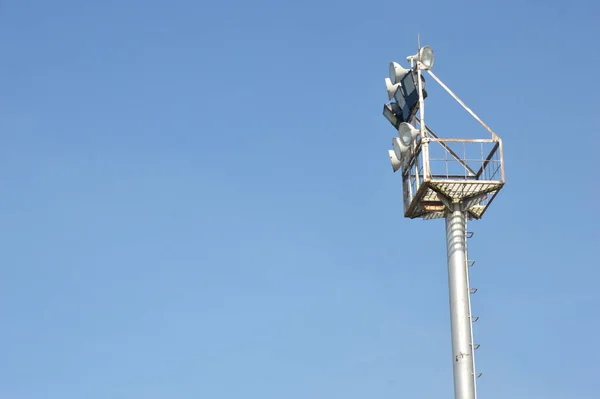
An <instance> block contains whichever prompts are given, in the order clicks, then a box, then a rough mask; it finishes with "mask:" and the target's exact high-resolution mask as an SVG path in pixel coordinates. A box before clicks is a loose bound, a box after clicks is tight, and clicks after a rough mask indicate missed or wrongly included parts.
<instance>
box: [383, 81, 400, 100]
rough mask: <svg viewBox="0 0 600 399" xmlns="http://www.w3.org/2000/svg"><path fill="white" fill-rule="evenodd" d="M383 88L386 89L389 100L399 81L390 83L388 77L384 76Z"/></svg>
mask: <svg viewBox="0 0 600 399" xmlns="http://www.w3.org/2000/svg"><path fill="white" fill-rule="evenodd" d="M385 88H386V89H387V93H388V100H391V99H392V98H394V95H395V94H396V91H398V89H399V88H400V82H398V83H392V81H391V80H390V78H385Z"/></svg>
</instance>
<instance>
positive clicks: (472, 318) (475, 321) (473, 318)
mask: <svg viewBox="0 0 600 399" xmlns="http://www.w3.org/2000/svg"><path fill="white" fill-rule="evenodd" d="M477 320H479V316H471V322H473V323H477Z"/></svg>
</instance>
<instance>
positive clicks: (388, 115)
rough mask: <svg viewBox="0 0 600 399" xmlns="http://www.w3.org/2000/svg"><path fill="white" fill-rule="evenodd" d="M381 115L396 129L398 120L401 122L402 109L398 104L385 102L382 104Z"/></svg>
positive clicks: (398, 124) (398, 123)
mask: <svg viewBox="0 0 600 399" xmlns="http://www.w3.org/2000/svg"><path fill="white" fill-rule="evenodd" d="M383 116H385V119H387V120H388V121H389V122H390V123H391V124H392V126H394V128H395V129H396V130H398V127H399V126H400V122H402V109H401V108H400V106H399V105H398V104H396V103H389V104H385V105H384V106H383ZM399 118H400V119H399Z"/></svg>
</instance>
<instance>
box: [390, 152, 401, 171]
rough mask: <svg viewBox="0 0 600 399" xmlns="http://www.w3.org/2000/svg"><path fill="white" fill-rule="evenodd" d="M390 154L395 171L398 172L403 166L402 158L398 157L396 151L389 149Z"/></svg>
mask: <svg viewBox="0 0 600 399" xmlns="http://www.w3.org/2000/svg"><path fill="white" fill-rule="evenodd" d="M388 154H389V156H390V162H391V163H392V170H393V171H394V172H397V171H398V169H400V166H401V163H400V160H399V159H398V157H397V156H396V153H395V152H394V151H393V150H388Z"/></svg>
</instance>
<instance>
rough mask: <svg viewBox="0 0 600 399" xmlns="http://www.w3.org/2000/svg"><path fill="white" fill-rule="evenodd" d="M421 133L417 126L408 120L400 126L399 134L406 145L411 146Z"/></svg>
mask: <svg viewBox="0 0 600 399" xmlns="http://www.w3.org/2000/svg"><path fill="white" fill-rule="evenodd" d="M419 133H420V132H419V130H418V129H417V128H415V127H414V126H413V125H410V124H408V123H406V122H402V123H401V124H400V125H399V126H398V136H399V137H400V141H401V142H402V144H403V145H405V146H406V147H408V146H410V145H411V144H412V143H413V142H414V141H415V139H416V138H417V136H418V135H419Z"/></svg>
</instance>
